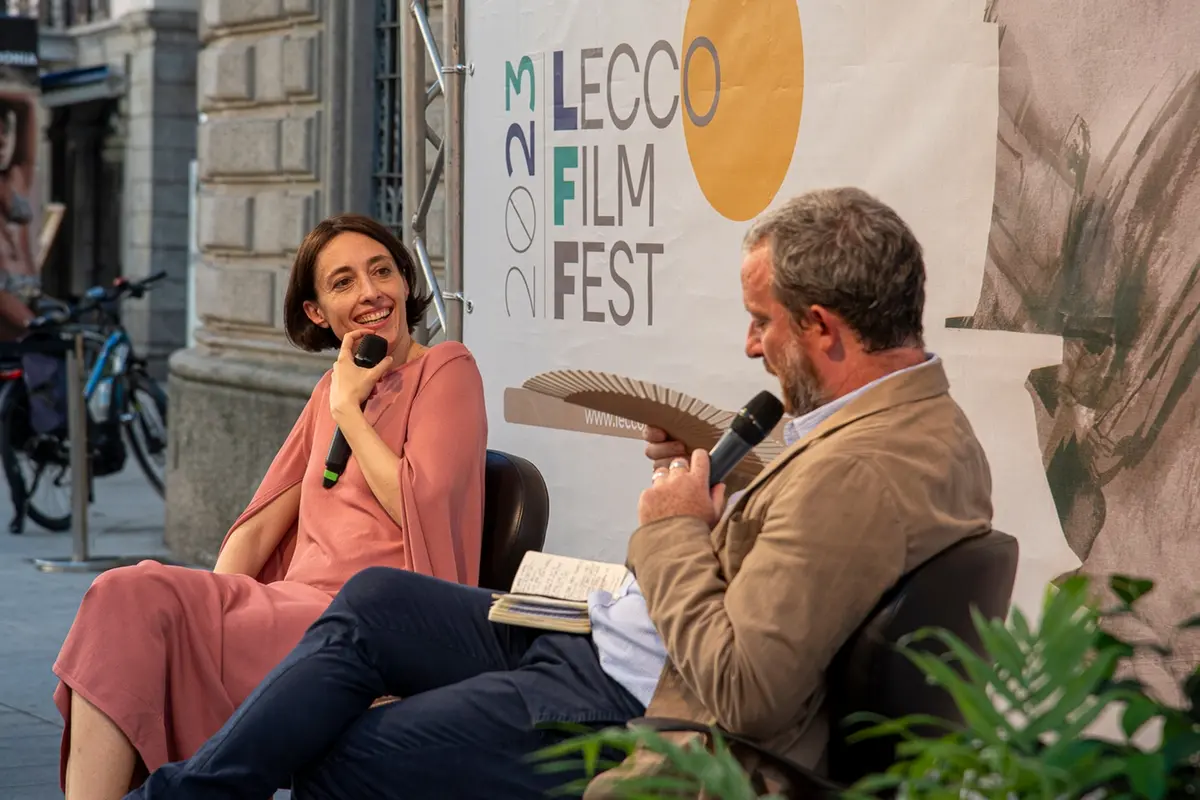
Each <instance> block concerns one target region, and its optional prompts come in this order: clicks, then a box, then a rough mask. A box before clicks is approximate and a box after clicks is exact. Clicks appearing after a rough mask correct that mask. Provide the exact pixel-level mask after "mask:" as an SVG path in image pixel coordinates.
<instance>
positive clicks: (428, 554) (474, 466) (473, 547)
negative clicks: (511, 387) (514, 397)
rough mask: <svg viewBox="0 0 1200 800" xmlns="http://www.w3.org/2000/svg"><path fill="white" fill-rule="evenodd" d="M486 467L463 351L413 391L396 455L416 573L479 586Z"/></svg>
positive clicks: (482, 416)
mask: <svg viewBox="0 0 1200 800" xmlns="http://www.w3.org/2000/svg"><path fill="white" fill-rule="evenodd" d="M486 463H487V412H486V410H485V408H484V401H483V379H482V378H481V377H480V375H479V368H478V366H477V365H476V363H475V359H474V357H473V356H472V355H471V354H470V352H468V351H467V350H466V348H463V349H462V350H461V351H460V352H459V353H456V354H455V355H453V356H452V357H451V358H450V359H449V360H447V361H445V362H444V363H442V364H440V365H439V366H437V367H435V368H434V371H433V372H432V374H430V375H429V377H428V378H427V379H426V380H425V383H424V385H423V386H421V388H420V389H419V390H418V391H417V394H416V397H414V398H413V406H412V411H411V413H410V415H409V420H408V438H407V440H406V441H405V443H404V448H403V452H401V454H400V492H401V496H402V498H403V501H404V502H403V514H404V525H403V527H404V531H405V539H406V544H407V552H408V554H409V556H408V557H409V559H410V560H411V561H410V563H411V569H412V570H413V571H414V572H419V573H422V574H425V575H432V576H434V577H436V578H442V579H444V580H448V581H454V582H456V583H462V584H466V585H468V586H477V585H478V584H479V559H480V549H481V547H482V530H483V480H484V471H485V467H486Z"/></svg>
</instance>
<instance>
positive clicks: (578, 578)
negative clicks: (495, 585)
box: [512, 551, 628, 603]
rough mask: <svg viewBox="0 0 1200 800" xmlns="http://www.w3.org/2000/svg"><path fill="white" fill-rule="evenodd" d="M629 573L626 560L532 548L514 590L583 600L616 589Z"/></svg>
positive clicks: (520, 570)
mask: <svg viewBox="0 0 1200 800" xmlns="http://www.w3.org/2000/svg"><path fill="white" fill-rule="evenodd" d="M627 573H628V570H626V569H625V566H624V565H623V564H606V563H604V562H601V561H586V560H584V559H581V558H571V557H569V556H556V555H551V554H549V553H539V552H536V551H532V552H529V553H526V554H525V557H524V558H523V559H522V560H521V566H520V568H519V569H518V570H517V576H516V578H514V579H513V585H512V593H513V594H518V595H535V596H541V597H552V598H554V599H557V600H566V601H569V602H576V603H579V602H584V601H586V600H587V597H588V594H589V593H591V592H594V591H597V590H601V591H606V592H610V593H615V592H616V591H617V590H618V589H620V588H621V584H622V583H623V582H624V580H625V576H626V574H627Z"/></svg>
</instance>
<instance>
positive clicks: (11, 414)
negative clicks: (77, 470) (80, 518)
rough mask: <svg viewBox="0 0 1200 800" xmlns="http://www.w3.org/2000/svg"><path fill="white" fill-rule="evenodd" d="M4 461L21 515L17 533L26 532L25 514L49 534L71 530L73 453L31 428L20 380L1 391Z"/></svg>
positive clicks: (15, 522)
mask: <svg viewBox="0 0 1200 800" xmlns="http://www.w3.org/2000/svg"><path fill="white" fill-rule="evenodd" d="M0 462H2V463H3V467H4V476H5V478H6V479H7V480H8V486H9V491H10V492H11V495H12V502H13V508H14V510H15V511H16V515H15V517H14V519H13V522H12V524H11V525H10V527H9V530H10V531H11V532H12V533H22V532H23V525H22V522H23V521H24V517H25V516H28V517H29V519H32V520H33V521H34V522H36V523H37V524H38V525H40V526H42V527H43V528H46V529H47V530H51V531H66V530H70V528H71V467H70V450H69V448H68V444H67V442H66V441H64V440H63V439H61V438H59V437H57V436H54V435H37V434H34V433H33V431H32V430H31V429H30V427H29V398H28V395H27V394H26V392H25V384H24V383H23V382H21V381H10V382H8V383H6V384H5V385H4V388H3V390H0ZM22 504H23V505H24V513H22V509H21V505H22Z"/></svg>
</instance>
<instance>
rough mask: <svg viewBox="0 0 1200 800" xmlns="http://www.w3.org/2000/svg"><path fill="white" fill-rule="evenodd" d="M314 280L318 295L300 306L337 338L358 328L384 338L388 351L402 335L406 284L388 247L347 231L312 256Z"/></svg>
mask: <svg viewBox="0 0 1200 800" xmlns="http://www.w3.org/2000/svg"><path fill="white" fill-rule="evenodd" d="M314 283H315V284H316V286H315V288H316V295H317V299H316V301H315V302H314V301H311V300H310V301H307V302H305V304H304V310H305V312H306V313H307V314H308V318H309V319H311V320H312V321H313V323H315V324H317V325H320V326H321V327H323V328H329V329H330V330H331V331H332V332H333V335H334V336H336V337H337V338H338V339H339V340H341V338H342V337H343V336H345V335H346V334H347V333H348V332H350V331H352V330H355V329H359V328H361V329H364V330H368V331H370V332H371V333H373V334H375V335H376V336H382V337H383V338H384V339H386V340H387V342H388V353H391V352H392V351H393V350H394V349H395V348H396V345H397V344H399V343H400V342H401V341H403V340H404V339H405V337H406V336H407V334H408V320H407V319H406V318H405V313H404V301H405V300H406V299H408V285H407V284H406V283H405V281H404V277H403V276H402V275H401V274H400V269H399V267H398V266H397V264H396V262H395V260H394V259H393V258H392V255H391V253H389V252H388V249H387V248H386V247H384V246H383V245H382V244H380V243H379V242H377V241H375V240H374V239H372V238H371V237H369V236H364V235H363V234H361V233H349V232H347V233H339V234H338V235H337V236H335V237H334V238H333V239H331V240H329V243H328V244H327V245H325V248H324V249H323V250H321V252H320V254H319V255H318V256H317V268H316V272H315V275H314Z"/></svg>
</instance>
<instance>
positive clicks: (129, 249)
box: [38, 0, 199, 376]
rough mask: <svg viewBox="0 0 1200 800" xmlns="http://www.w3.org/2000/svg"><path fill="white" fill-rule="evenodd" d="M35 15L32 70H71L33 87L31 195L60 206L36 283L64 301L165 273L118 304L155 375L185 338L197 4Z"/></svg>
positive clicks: (157, 1) (138, 4) (148, 3)
mask: <svg viewBox="0 0 1200 800" xmlns="http://www.w3.org/2000/svg"><path fill="white" fill-rule="evenodd" d="M39 10H40V12H41V13H40V16H41V25H42V31H41V34H40V39H41V43H40V47H39V49H40V51H41V61H42V64H41V70H42V72H43V74H47V73H50V74H55V73H57V74H59V75H68V74H70V75H72V79H71V80H69V81H65V82H64V83H63V84H62V85H61V87H59V86H58V85H57V84H50V85H48V87H47V88H46V89H44V90H43V105H44V106H45V123H46V124H45V127H44V134H45V135H44V139H43V142H42V144H41V152H40V153H39V162H40V164H42V165H43V166H41V167H39V170H38V171H39V174H40V175H41V176H42V178H43V180H44V181H45V184H44V185H43V188H42V192H41V196H42V198H43V199H44V200H57V201H60V202H64V203H65V204H66V206H67V211H66V216H65V217H64V220H63V226H62V228H60V231H59V236H58V239H57V241H56V242H55V246H54V248H53V249H52V250H51V252H50V258H49V260H48V262H47V264H46V266H45V268H44V269H43V273H42V274H43V287H44V289H45V290H46V291H47V292H48V293H50V294H52V295H57V296H65V295H68V294H79V293H81V292H82V291H84V290H85V289H87V288H88V287H89V286H91V285H93V284H95V283H107V282H109V281H111V280H112V279H113V278H115V277H117V276H118V275H124V276H126V277H130V278H134V279H136V278H143V277H146V276H148V275H150V274H152V273H154V272H158V271H166V272H167V274H168V278H167V280H165V281H163V282H162V283H160V284H158V285H156V287H155V290H154V291H153V292H151V293H150V294H148V295H147V296H146V297H145V298H143V299H141V300H137V301H130V302H127V303H125V304H124V306H123V307H122V319H123V321H124V322H125V324H126V326H127V328H128V330H129V333H130V337H131V338H132V339H133V343H134V346H135V348H136V349H137V351H138V352H140V353H142V354H144V355H146V356H148V358H149V360H150V363H151V368H152V370H153V371H154V372H156V373H157V374H159V375H160V376H163V375H165V373H166V361H167V357H168V356H169V355H170V354H171V353H172V352H173V351H174V350H176V349H178V348H179V347H181V346H183V344H184V343H185V340H186V335H187V331H186V324H185V318H186V309H187V279H188V274H187V273H188V249H189V248H188V216H189V212H188V205H189V197H190V191H189V185H188V183H189V181H188V177H189V176H188V171H189V166H190V164H191V161H192V159H193V158H195V152H196V89H195V85H196V55H197V51H198V49H199V43H198V40H197V37H196V26H197V14H196V0H110V1H109V2H107V3H96V2H91V3H74V4H70V3H66V2H63V1H62V0H43V2H42V3H41V7H40V9H39ZM81 15H82V16H81Z"/></svg>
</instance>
